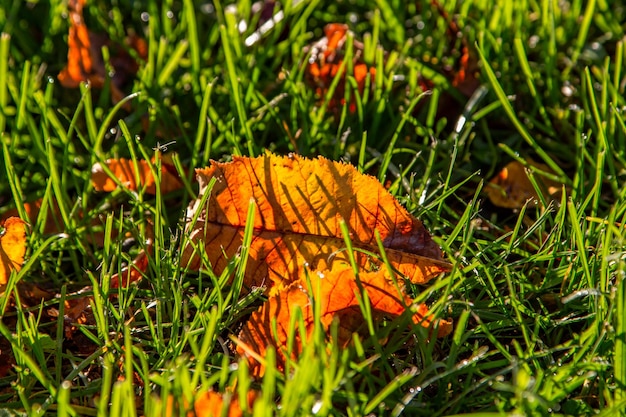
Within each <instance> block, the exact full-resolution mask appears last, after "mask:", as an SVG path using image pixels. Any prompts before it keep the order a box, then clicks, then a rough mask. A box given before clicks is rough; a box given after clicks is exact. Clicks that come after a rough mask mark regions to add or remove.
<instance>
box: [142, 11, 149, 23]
mask: <svg viewBox="0 0 626 417" xmlns="http://www.w3.org/2000/svg"><path fill="white" fill-rule="evenodd" d="M141 20H142V21H143V22H147V21H148V20H150V14H149V13H148V12H142V13H141Z"/></svg>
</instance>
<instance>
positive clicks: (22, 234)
mask: <svg viewBox="0 0 626 417" xmlns="http://www.w3.org/2000/svg"><path fill="white" fill-rule="evenodd" d="M1 226H2V227H4V231H3V232H2V234H1V235H0V285H6V283H7V282H8V281H9V277H10V276H11V271H19V270H20V269H21V268H22V263H23V262H24V254H25V253H26V222H25V221H23V220H22V219H20V218H19V217H9V218H8V219H6V220H5V221H4V223H3V224H2V225H1Z"/></svg>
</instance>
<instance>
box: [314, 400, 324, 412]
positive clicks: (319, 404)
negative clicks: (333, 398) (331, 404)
mask: <svg viewBox="0 0 626 417" xmlns="http://www.w3.org/2000/svg"><path fill="white" fill-rule="evenodd" d="M322 405H323V403H322V401H320V400H317V401H315V404H313V407H311V412H312V413H313V414H317V413H319V412H320V410H321V409H322Z"/></svg>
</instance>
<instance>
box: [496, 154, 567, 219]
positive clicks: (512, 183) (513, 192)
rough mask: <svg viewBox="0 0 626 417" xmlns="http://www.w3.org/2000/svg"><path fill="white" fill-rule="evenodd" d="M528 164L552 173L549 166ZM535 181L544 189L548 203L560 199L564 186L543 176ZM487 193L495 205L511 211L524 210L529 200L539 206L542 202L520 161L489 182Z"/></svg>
mask: <svg viewBox="0 0 626 417" xmlns="http://www.w3.org/2000/svg"><path fill="white" fill-rule="evenodd" d="M528 163H529V164H530V165H532V166H534V167H536V168H539V169H541V170H542V171H545V172H551V170H550V168H549V167H548V166H547V165H544V164H540V163H538V162H534V161H530V160H529V161H528ZM535 180H536V181H537V182H538V184H539V185H540V187H541V188H542V189H543V196H544V198H545V199H546V200H547V201H552V200H555V199H559V198H560V196H559V194H560V193H561V190H562V184H560V183H558V182H556V181H552V180H550V179H548V178H546V177H544V176H541V175H535ZM485 193H486V194H487V196H488V197H489V200H490V201H491V202H492V203H493V204H494V205H496V206H498V207H504V208H509V209H519V208H522V207H523V206H524V204H526V202H528V201H529V200H530V201H531V202H532V203H533V204H539V203H540V201H541V199H540V198H539V196H538V195H537V192H536V191H535V187H533V184H532V183H531V182H530V179H529V178H528V172H527V170H526V168H525V167H524V165H522V164H521V163H520V162H518V161H512V162H510V163H508V164H507V165H506V166H505V167H504V168H502V170H501V171H500V172H499V173H498V174H497V175H496V176H495V177H493V178H492V179H491V181H489V183H488V184H487V187H486V188H485Z"/></svg>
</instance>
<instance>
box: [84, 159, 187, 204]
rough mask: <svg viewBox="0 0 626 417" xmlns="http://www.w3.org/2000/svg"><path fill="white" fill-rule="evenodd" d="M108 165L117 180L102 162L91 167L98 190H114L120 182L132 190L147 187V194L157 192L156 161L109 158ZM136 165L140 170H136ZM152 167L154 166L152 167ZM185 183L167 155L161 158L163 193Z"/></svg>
mask: <svg viewBox="0 0 626 417" xmlns="http://www.w3.org/2000/svg"><path fill="white" fill-rule="evenodd" d="M106 166H107V168H108V170H109V171H110V172H111V174H112V175H113V176H114V177H115V179H117V181H116V180H115V179H114V178H112V177H111V176H109V174H108V173H107V171H106V170H105V169H104V167H103V166H102V164H100V163H99V162H96V163H95V164H94V165H93V167H92V168H91V182H92V183H93V186H94V189H95V190H96V191H106V192H111V191H114V190H115V189H116V188H117V187H118V184H121V185H122V186H123V187H125V188H127V189H129V190H131V191H139V189H140V188H145V192H146V193H147V194H151V195H155V194H156V183H157V180H156V179H155V177H154V174H153V171H152V169H154V168H155V161H154V160H153V161H152V162H148V161H146V160H144V159H140V160H137V161H136V164H135V162H133V160H131V159H125V158H120V159H108V160H107V161H106ZM135 167H137V169H138V170H139V172H138V173H136V172H135ZM151 167H152V168H151ZM182 186H183V183H182V181H181V179H180V176H179V175H178V172H177V171H176V167H175V166H174V165H173V164H172V163H171V160H169V159H168V158H166V157H162V159H161V178H160V182H159V188H160V190H161V193H163V194H166V193H169V192H171V191H175V190H178V189H180V188H182Z"/></svg>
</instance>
